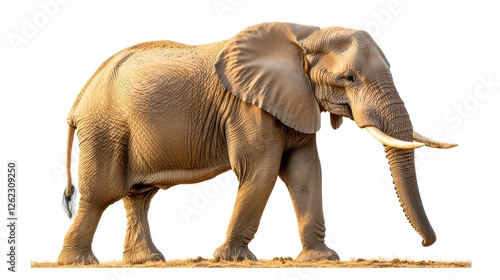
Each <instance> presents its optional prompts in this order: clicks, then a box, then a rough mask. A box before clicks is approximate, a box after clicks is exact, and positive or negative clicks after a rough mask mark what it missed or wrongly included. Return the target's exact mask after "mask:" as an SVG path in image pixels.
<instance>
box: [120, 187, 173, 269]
mask: <svg viewBox="0 0 500 280" xmlns="http://www.w3.org/2000/svg"><path fill="white" fill-rule="evenodd" d="M135 190H136V191H135V192H129V194H127V196H126V197H124V198H123V203H124V205H125V209H126V211H127V233H126V236H125V249H124V251H123V262H124V263H130V264H139V263H145V262H148V261H164V260H165V257H164V256H163V254H162V253H161V252H160V251H159V250H158V249H157V248H156V247H155V245H154V244H153V240H152V239H151V233H150V231H149V223H148V210H149V204H150V203H151V199H152V198H153V196H154V195H155V194H156V193H157V192H158V189H157V188H153V187H149V186H143V187H142V188H137V189H135Z"/></svg>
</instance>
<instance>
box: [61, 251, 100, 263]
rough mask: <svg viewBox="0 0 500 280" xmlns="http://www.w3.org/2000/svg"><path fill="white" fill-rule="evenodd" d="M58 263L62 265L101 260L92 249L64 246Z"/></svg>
mask: <svg viewBox="0 0 500 280" xmlns="http://www.w3.org/2000/svg"><path fill="white" fill-rule="evenodd" d="M57 263H58V264H60V265H71V264H80V265H81V264H83V265H89V264H99V261H98V260H97V258H96V257H95V256H94V253H93V252H92V249H87V250H77V249H66V248H63V249H62V251H61V253H60V254H59V257H58V258H57Z"/></svg>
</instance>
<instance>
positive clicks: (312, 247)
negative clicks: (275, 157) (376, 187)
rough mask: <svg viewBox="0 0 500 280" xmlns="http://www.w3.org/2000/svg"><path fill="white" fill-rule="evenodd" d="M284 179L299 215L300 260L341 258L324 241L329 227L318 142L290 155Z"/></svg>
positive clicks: (282, 169)
mask: <svg viewBox="0 0 500 280" xmlns="http://www.w3.org/2000/svg"><path fill="white" fill-rule="evenodd" d="M280 178H281V179H282V180H283V181H284V182H285V184H286V185H287V187H288V190H289V192H290V196H291V198H292V202H293V206H294V208H295V214H296V215H297V220H298V225H299V235H300V241H301V242H302V252H301V253H300V254H299V256H298V257H297V261H311V260H321V259H330V260H338V259H339V256H338V254H337V253H336V252H335V251H333V250H332V249H330V248H328V247H327V246H326V245H325V241H324V238H325V230H326V228H325V220H324V217H323V206H322V196H321V165H320V161H319V157H318V152H317V148H316V142H315V141H314V142H313V143H311V144H309V145H306V146H304V147H302V148H300V149H298V150H295V151H292V152H290V153H289V154H286V156H285V157H284V159H283V162H282V166H281V170H280Z"/></svg>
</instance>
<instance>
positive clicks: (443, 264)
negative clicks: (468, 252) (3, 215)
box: [31, 257, 471, 268]
mask: <svg viewBox="0 0 500 280" xmlns="http://www.w3.org/2000/svg"><path fill="white" fill-rule="evenodd" d="M31 267H32V268H59V267H61V268H68V267H88V268H114V267H120V268H121V267H135V268H141V267H156V268H169V267H191V268H196V267H205V268H207V267H213V268H238V267H244V268H286V267H310V268H384V267H388V268H393V267H402V268H404V267H412V268H470V267H471V262H470V261H429V260H428V261H412V260H400V259H393V260H384V259H378V260H365V259H356V260H349V261H326V260H324V261H314V262H306V263H301V262H296V261H294V260H293V259H292V258H289V257H287V258H283V257H279V258H278V257H277V258H274V259H272V260H259V261H241V262H232V261H220V260H215V259H204V258H201V257H198V258H195V259H187V260H171V261H165V262H148V263H145V264H140V265H129V264H123V263H122V262H121V261H115V262H105V263H101V264H98V265H89V266H78V265H71V266H60V265H58V264H57V263H51V262H32V264H31Z"/></svg>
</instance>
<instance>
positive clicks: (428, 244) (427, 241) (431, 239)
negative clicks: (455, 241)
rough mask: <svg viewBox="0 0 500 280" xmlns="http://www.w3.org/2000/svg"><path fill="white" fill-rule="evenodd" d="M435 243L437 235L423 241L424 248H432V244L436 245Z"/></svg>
mask: <svg viewBox="0 0 500 280" xmlns="http://www.w3.org/2000/svg"><path fill="white" fill-rule="evenodd" d="M434 242H436V235H435V234H432V235H431V236H428V237H424V238H423V239H422V246H424V247H429V246H431V245H432V244H434Z"/></svg>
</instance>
